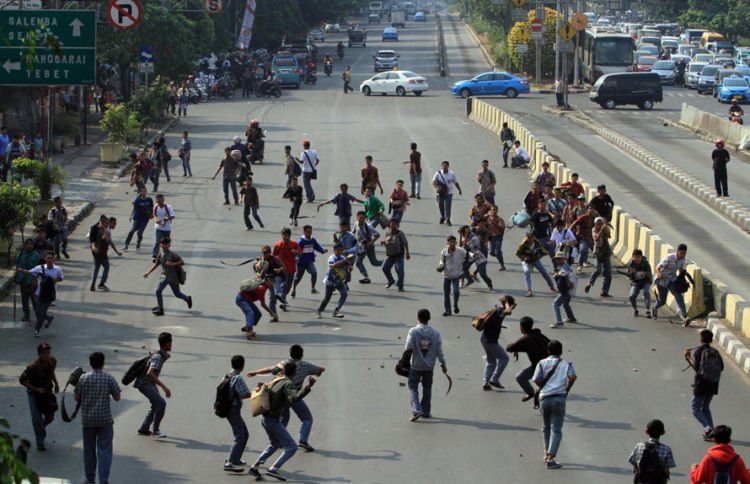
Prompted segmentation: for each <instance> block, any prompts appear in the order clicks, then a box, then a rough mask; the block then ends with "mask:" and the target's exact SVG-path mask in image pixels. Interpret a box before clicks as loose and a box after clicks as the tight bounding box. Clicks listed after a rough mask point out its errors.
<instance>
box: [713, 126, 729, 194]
mask: <svg viewBox="0 0 750 484" xmlns="http://www.w3.org/2000/svg"><path fill="white" fill-rule="evenodd" d="M729 159H730V157H729V152H728V151H727V150H726V148H724V140H723V139H721V138H719V139H717V140H716V149H715V150H714V151H713V152H712V153H711V160H713V170H714V185H715V186H716V196H717V197H728V196H729V185H728V184H727V163H729Z"/></svg>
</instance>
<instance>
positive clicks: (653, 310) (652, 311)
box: [651, 308, 656, 319]
mask: <svg viewBox="0 0 750 484" xmlns="http://www.w3.org/2000/svg"><path fill="white" fill-rule="evenodd" d="M651 317H652V318H654V319H656V308H654V309H652V310H651Z"/></svg>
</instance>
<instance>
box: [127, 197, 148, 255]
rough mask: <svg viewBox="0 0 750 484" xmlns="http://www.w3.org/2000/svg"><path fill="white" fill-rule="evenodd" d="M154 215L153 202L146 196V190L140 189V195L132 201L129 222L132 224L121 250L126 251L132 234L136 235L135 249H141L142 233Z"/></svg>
mask: <svg viewBox="0 0 750 484" xmlns="http://www.w3.org/2000/svg"><path fill="white" fill-rule="evenodd" d="M153 214H154V200H153V199H152V198H151V197H149V196H148V189H147V188H146V187H142V188H141V189H140V193H138V196H137V197H135V200H133V210H132V211H131V212H130V220H132V222H133V226H132V227H131V228H130V232H128V236H127V238H126V239H125V247H123V249H122V250H124V251H127V250H128V245H129V244H130V241H131V240H133V234H135V233H136V232H137V233H138V240H137V242H136V244H135V248H136V249H140V248H141V242H142V241H143V231H144V230H146V227H147V226H148V221H149V220H150V219H151V217H153Z"/></svg>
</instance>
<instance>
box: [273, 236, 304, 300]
mask: <svg viewBox="0 0 750 484" xmlns="http://www.w3.org/2000/svg"><path fill="white" fill-rule="evenodd" d="M301 254H302V250H301V249H300V247H299V244H298V243H297V242H296V241H294V240H292V229H290V228H288V227H284V228H283V229H281V240H279V241H278V242H276V244H275V245H274V246H273V255H274V256H276V257H278V258H279V259H280V260H281V262H282V263H283V264H284V275H285V280H284V282H283V283H282V284H281V285H280V287H279V290H278V291H277V292H276V294H277V295H278V296H280V297H281V299H282V301H281V309H283V310H286V306H287V300H286V296H287V294H289V292H290V291H291V290H292V284H293V283H294V275H295V273H296V272H297V257H299V256H300V255H301Z"/></svg>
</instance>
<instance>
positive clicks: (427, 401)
mask: <svg viewBox="0 0 750 484" xmlns="http://www.w3.org/2000/svg"><path fill="white" fill-rule="evenodd" d="M429 323H430V311H429V310H427V309H420V310H419V311H417V325H416V326H414V327H412V328H411V329H409V333H408V335H407V336H406V344H405V345H404V349H405V350H406V351H411V365H410V368H409V383H408V385H409V396H410V407H411V418H410V419H409V420H411V421H412V422H416V421H417V420H419V419H420V418H422V417H424V418H431V417H432V377H433V372H434V369H435V361H436V360H439V361H440V367H441V368H442V370H443V373H445V374H446V375H447V374H448V366H447V365H446V363H445V356H444V355H443V342H442V339H441V336H440V331H438V330H437V329H435V328H434V327H433V326H430V324H429ZM420 383H422V399H421V400H420V398H419V384H420Z"/></svg>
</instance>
